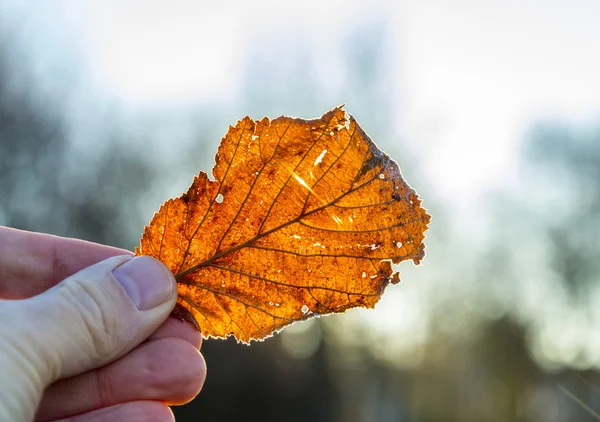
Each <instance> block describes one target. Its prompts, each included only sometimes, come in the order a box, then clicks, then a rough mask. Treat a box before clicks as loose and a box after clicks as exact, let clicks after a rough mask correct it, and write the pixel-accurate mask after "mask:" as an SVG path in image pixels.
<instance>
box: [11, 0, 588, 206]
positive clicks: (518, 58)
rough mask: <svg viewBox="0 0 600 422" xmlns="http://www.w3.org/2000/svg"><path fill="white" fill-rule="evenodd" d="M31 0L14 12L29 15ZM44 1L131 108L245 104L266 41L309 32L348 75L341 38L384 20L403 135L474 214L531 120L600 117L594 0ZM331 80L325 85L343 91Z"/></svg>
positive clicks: (434, 179) (321, 54) (99, 78)
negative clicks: (240, 99)
mask: <svg viewBox="0 0 600 422" xmlns="http://www.w3.org/2000/svg"><path fill="white" fill-rule="evenodd" d="M23 4H26V2H17V1H14V0H13V1H11V0H7V3H5V6H4V9H5V10H9V11H10V9H11V7H12V8H13V9H15V10H17V9H21V10H20V12H21V13H30V12H31V11H32V10H31V9H29V10H28V8H27V7H26V6H23ZM34 4H35V6H34V7H36V8H38V9H39V8H40V7H43V6H40V3H34ZM44 4H45V5H46V7H47V8H48V10H47V11H46V12H47V13H46V14H45V16H46V20H48V21H49V20H53V21H54V22H50V23H48V22H47V25H48V27H47V28H46V29H48V28H50V30H51V31H56V30H63V31H67V32H68V31H69V30H70V31H72V34H70V36H72V37H75V38H77V40H78V42H79V43H80V44H81V45H82V46H83V48H84V51H85V54H86V55H87V56H86V57H85V60H86V61H87V63H88V69H90V71H91V77H92V78H93V80H94V81H95V83H97V84H98V85H99V86H101V87H102V88H103V89H105V90H106V91H107V92H110V93H111V94H113V95H116V96H118V97H120V98H122V99H123V100H125V101H129V102H134V103H145V102H146V103H147V102H161V101H162V102H168V101H180V102H185V101H194V100H201V101H204V102H213V103H221V102H233V101H235V100H236V97H237V95H238V94H239V91H240V84H242V83H243V82H244V81H242V79H241V78H242V76H243V75H242V73H243V72H242V71H241V69H242V66H243V65H244V60H247V59H248V58H249V57H251V55H252V52H253V51H259V50H260V48H261V46H259V45H256V42H257V40H260V39H271V40H274V39H277V38H281V39H293V38H294V37H297V38H307V43H309V45H310V47H311V49H312V54H314V55H316V56H317V57H318V58H319V61H320V62H321V63H322V69H320V70H321V72H320V73H321V74H324V75H326V74H327V73H328V72H331V73H334V72H339V71H340V63H338V62H337V61H336V60H337V59H338V58H339V57H336V55H335V50H336V47H340V43H339V40H340V39H341V38H342V37H341V35H340V34H343V33H346V32H348V31H350V30H351V29H352V28H354V27H357V26H359V25H360V24H361V22H363V21H364V20H367V19H369V18H370V17H373V16H375V15H383V16H385V17H386V18H387V19H388V24H389V26H390V28H391V29H392V31H391V38H392V39H391V40H389V46H388V48H389V54H390V56H391V58H392V60H391V63H392V65H393V66H396V67H397V72H398V77H397V78H396V79H392V80H390V81H389V84H390V95H391V96H394V97H395V98H392V99H391V103H392V104H395V105H397V106H398V107H397V108H398V110H397V115H398V119H399V121H400V122H401V125H402V129H401V131H402V135H403V136H405V137H407V138H408V139H409V141H410V144H411V145H412V146H413V148H414V151H415V153H417V154H419V155H420V156H421V158H422V160H421V161H422V164H423V165H424V166H425V168H423V170H422V172H423V174H425V175H426V177H427V178H428V179H430V182H431V185H432V186H433V187H434V189H435V190H436V191H437V192H436V193H438V194H439V195H440V196H441V197H442V198H443V199H446V200H450V199H452V204H461V203H464V204H465V208H469V207H471V205H472V204H473V202H474V201H475V202H476V201H477V199H478V196H479V195H480V194H481V193H484V192H485V191H486V190H487V189H489V188H493V187H496V186H497V185H498V184H500V185H502V184H507V183H508V184H511V183H515V182H516V180H517V175H515V149H516V147H517V146H518V142H519V140H520V139H521V137H522V135H523V134H524V131H526V130H527V129H528V127H529V126H528V125H529V124H531V123H532V122H534V121H535V119H538V118H545V117H548V116H553V117H560V118H566V119H587V118H593V117H597V116H598V115H600V83H599V82H598V75H600V55H599V54H597V52H598V51H600V25H598V22H599V21H600V2H598V1H596V0H578V1H573V0H556V1H552V2H548V1H538V0H529V1H516V0H510V1H506V0H504V1H499V0H492V1H485V2H480V1H474V0H459V1H431V0H424V1H423V0H421V1H417V0H405V1H400V2H395V1H392V0H390V1H379V2H377V1H370V0H369V1H367V0H364V1H363V0H349V1H340V0H334V1H329V2H324V1H321V0H305V1H302V2H294V3H293V7H290V4H291V3H289V2H284V1H266V0H258V1H251V2H247V1H228V2H199V1H185V0H183V1H181V0H180V1H173V2H169V3H168V7H165V3H164V2H161V1H137V0H135V1H131V0H130V1H123V2H118V3H117V2H114V1H99V0H95V1H94V0H91V1H85V2H80V1H75V0H62V1H60V2H59V1H57V2H52V7H50V6H49V3H44ZM11 5H12V6H11ZM16 5H19V7H17V6H16ZM57 5H60V6H61V7H59V8H57V7H56V6H57ZM0 10H1V9H0ZM38 13H41V12H39V10H38ZM65 28H66V29H65ZM67 36H69V35H67ZM267 48H269V46H267ZM332 52H333V53H332ZM341 71H343V69H342V70H341ZM335 80H336V78H331V82H330V83H329V85H331V86H327V85H328V84H327V81H325V85H326V86H324V91H327V90H328V89H329V90H335V89H338V88H339V87H336V86H335V82H334V81H335ZM344 101H345V99H344V98H341V99H340V102H344ZM317 112H320V111H317ZM307 117H312V116H307ZM359 117H360V116H359Z"/></svg>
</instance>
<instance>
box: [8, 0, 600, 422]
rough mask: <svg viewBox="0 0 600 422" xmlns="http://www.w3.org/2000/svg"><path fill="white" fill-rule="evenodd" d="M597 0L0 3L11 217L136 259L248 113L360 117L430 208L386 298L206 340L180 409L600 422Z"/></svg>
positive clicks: (236, 417)
mask: <svg viewBox="0 0 600 422" xmlns="http://www.w3.org/2000/svg"><path fill="white" fill-rule="evenodd" d="M599 22H600V2H598V1H597V0H555V1H548V0H544V1H541V0H539V1H538V0H527V1H516V0H489V1H475V0H455V1H434V0H397V1H394V0H390V1H385V0H345V1H340V0H334V1H325V0H302V1H297V2H291V1H268V0H255V1H242V0H238V1H223V2H216V1H213V2H208V1H191V0H190V1H170V2H162V1H149V0H146V1H119V2H116V1H100V0H98V1H95V0H87V1H77V0H48V1H27V0H20V1H19V0H1V1H0V224H3V225H8V226H12V227H16V228H21V229H27V230H35V231H42V232H48V233H54V234H57V235H61V236H72V237H78V238H83V239H87V240H90V241H95V242H101V243H106V244H110V245H115V246H120V247H123V248H127V249H132V248H133V247H134V246H135V245H136V244H137V242H138V239H139V236H140V234H141V232H142V230H143V227H144V225H145V224H146V223H147V222H148V220H149V219H150V217H151V216H152V214H153V212H154V211H155V210H157V209H158V206H159V205H160V204H161V203H162V201H163V200H165V199H166V198H169V197H172V196H177V195H179V194H180V193H181V192H182V191H183V190H184V189H186V188H187V186H188V185H189V183H190V181H191V179H192V176H193V175H194V174H196V173H197V172H198V171H199V170H204V171H209V170H210V169H211V167H212V165H213V155H214V152H215V151H216V148H217V145H218V143H219V141H220V138H221V137H222V136H223V135H224V134H225V132H226V131H227V127H228V125H229V124H233V123H234V122H235V121H236V120H237V119H239V118H241V117H242V116H244V115H250V116H252V117H253V118H256V119H258V118H261V117H262V116H264V115H267V116H271V117H275V116H279V115H281V114H286V115H297V116H302V117H309V118H310V117H317V116H320V115H321V114H322V113H323V112H325V111H326V110H328V109H330V108H332V107H334V106H336V105H338V104H341V103H345V104H346V108H347V110H348V111H349V112H351V113H352V114H353V115H354V116H355V117H356V118H357V119H358V121H360V122H361V124H362V125H363V127H364V128H365V130H366V131H367V132H368V133H369V134H370V135H371V137H372V138H373V139H374V140H375V141H376V142H377V143H378V145H379V146H380V147H381V148H382V149H383V150H384V151H386V152H387V153H388V154H389V155H390V156H392V157H394V158H396V159H397V161H398V162H399V164H400V166H401V168H402V170H403V173H404V175H405V177H406V179H407V180H408V182H409V183H410V184H411V185H412V186H413V187H414V188H415V189H416V190H417V191H418V192H419V194H420V195H421V197H422V198H423V201H424V202H423V203H424V205H425V207H426V208H427V209H428V210H429V212H430V213H431V214H432V216H433V221H432V223H431V225H430V229H429V231H428V232H427V256H426V258H425V260H424V261H423V263H422V265H421V266H419V267H413V266H412V263H403V264H402V265H400V271H401V273H402V278H403V282H402V283H401V284H400V285H398V286H393V287H390V288H389V289H388V291H387V292H386V295H385V296H384V298H383V300H382V301H381V303H380V304H379V305H378V307H377V308H376V310H374V311H366V310H355V311H351V312H348V313H346V314H344V315H341V316H332V317H327V318H322V319H319V320H312V321H309V322H304V323H302V324H296V325H294V326H292V327H291V328H289V329H286V330H285V331H283V332H282V333H281V334H279V335H277V336H275V337H274V338H271V339H269V340H267V341H265V342H262V343H257V344H254V345H252V346H251V347H247V346H243V345H238V344H236V343H235V341H233V340H228V341H215V340H208V341H206V342H205V343H204V346H203V353H204V355H205V357H206V360H207V362H208V369H209V372H208V378H207V381H206V384H205V388H204V390H203V392H202V393H201V394H200V396H199V397H198V398H197V399H196V400H194V401H193V402H192V403H190V404H188V405H186V406H183V407H180V408H177V409H175V413H176V415H177V417H178V420H179V421H196V420H219V421H271V420H282V421H315V422H317V421H323V422H325V421H326V422H337V421H339V422H342V421H343V422H363V421H365V422H366V421H382V422H383V421H386V422H387V421H390V422H391V421H411V422H413V421H415V422H416V421H419V422H428V421H549V422H551V421H594V420H600V416H599V415H598V412H600V376H599V375H598V368H599V367H600V306H599V305H600V77H599V75H600V54H599V52H600V25H599Z"/></svg>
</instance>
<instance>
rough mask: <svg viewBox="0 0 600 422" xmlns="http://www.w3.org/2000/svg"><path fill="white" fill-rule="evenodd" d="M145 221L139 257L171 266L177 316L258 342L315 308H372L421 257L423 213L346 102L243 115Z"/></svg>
mask: <svg viewBox="0 0 600 422" xmlns="http://www.w3.org/2000/svg"><path fill="white" fill-rule="evenodd" d="M215 161H216V164H215V166H214V168H213V171H212V173H213V176H214V178H215V181H212V180H210V179H209V178H208V176H207V175H206V173H204V172H200V174H199V175H198V176H196V177H195V178H194V181H193V183H192V185H191V186H190V188H189V189H188V191H187V192H186V193H184V194H183V195H182V196H181V197H179V198H176V199H170V200H168V201H167V202H165V203H164V204H163V205H162V206H161V207H160V209H159V211H158V213H156V214H155V215H154V217H153V218H152V220H151V222H150V225H149V226H147V227H146V229H145V231H144V234H143V236H142V239H141V244H140V247H139V248H136V253H137V254H138V255H140V254H143V255H150V256H153V257H155V258H157V259H159V260H161V261H162V262H163V263H165V265H167V267H169V268H170V269H171V271H172V272H173V274H175V278H176V280H177V282H178V292H179V298H178V308H177V309H176V310H178V314H179V315H180V316H181V315H183V317H186V315H187V317H188V318H189V317H192V316H193V318H191V320H193V319H194V318H195V321H194V323H195V324H197V326H198V327H199V328H200V329H201V331H202V333H203V335H204V336H207V337H217V338H223V337H226V336H229V335H233V336H235V338H237V339H238V340H239V341H241V342H245V343H246V342H249V341H250V340H257V339H263V338H265V337H267V336H269V335H271V334H272V333H273V332H275V331H277V330H279V329H281V328H282V327H284V326H286V325H288V324H290V323H293V322H295V321H299V320H304V319H307V318H310V317H312V316H317V315H324V314H329V313H336V312H343V311H345V310H346V309H349V308H352V307H356V306H362V307H367V308H372V307H374V306H375V304H376V303H377V301H378V300H379V298H380V297H381V295H382V293H383V291H384V289H385V288H386V286H387V285H388V284H389V283H390V282H391V283H393V284H395V283H397V282H399V281H400V278H399V275H398V273H397V272H395V271H394V269H393V267H392V265H391V264H392V263H394V264H398V263H399V262H400V261H403V260H407V259H412V260H413V261H414V262H415V263H416V264H418V263H419V261H420V259H421V258H423V256H424V245H423V239H424V237H425V236H424V232H425V230H426V229H427V224H428V223H429V220H430V216H429V215H428V214H427V213H426V211H425V209H423V208H422V207H421V205H420V204H421V201H420V200H419V198H418V196H417V194H416V193H415V191H414V190H413V189H411V188H410V186H408V185H407V184H406V182H405V181H404V179H403V178H402V175H401V173H400V170H399V169H398V165H397V164H396V163H395V162H394V161H393V160H392V159H390V158H389V157H388V156H387V155H386V154H384V153H383V152H382V151H381V150H379V149H378V148H377V146H376V145H375V144H374V143H373V141H372V140H371V139H370V138H369V137H368V135H367V134H366V133H365V132H364V131H363V129H362V128H361V127H360V126H359V124H358V123H357V122H356V120H354V118H353V117H352V116H351V115H349V114H347V113H346V112H345V111H344V110H343V109H342V107H338V108H335V109H333V110H331V111H329V112H327V113H325V114H324V115H323V116H322V117H321V118H318V119H314V120H303V119H297V118H291V117H279V118H277V119H274V120H269V119H268V118H266V117H265V118H263V119H262V120H260V121H254V120H252V119H250V118H249V117H245V118H244V119H242V120H241V121H239V122H238V123H237V124H236V126H235V127H230V128H229V131H228V132H227V134H226V135H225V137H224V138H223V139H222V141H221V144H220V146H219V150H218V153H217V155H216V157H215Z"/></svg>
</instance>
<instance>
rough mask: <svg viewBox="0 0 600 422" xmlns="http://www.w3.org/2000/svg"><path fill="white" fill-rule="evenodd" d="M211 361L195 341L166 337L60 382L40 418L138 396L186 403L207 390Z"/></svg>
mask: <svg viewBox="0 0 600 422" xmlns="http://www.w3.org/2000/svg"><path fill="white" fill-rule="evenodd" d="M205 377H206V364H205V363H204V358H203V357H202V355H201V354H200V353H199V352H198V350H197V349H196V348H195V347H194V346H192V345H191V344H190V343H188V342H186V341H184V340H181V339H176V338H170V339H167V338H163V339H159V340H154V341H150V342H148V343H145V344H143V345H141V346H140V347H138V348H137V349H135V350H134V351H132V352H131V353H130V354H129V355H127V356H125V357H123V358H122V359H119V360H118V361H116V362H113V363H112V364H110V365H108V366H106V367H104V368H101V369H98V370H94V371H90V372H87V373H85V374H81V375H79V376H76V377H73V378H69V379H65V380H61V381H59V382H57V383H55V384H53V385H51V386H50V387H49V388H48V389H47V390H46V391H45V393H44V398H43V399H42V403H41V405H40V407H39V409H38V414H37V417H36V420H53V419H56V418H61V417H65V416H69V415H73V414H80V413H84V412H91V411H92V410H95V409H99V408H101V407H105V406H112V405H116V404H121V403H126V402H130V401H135V400H160V401H163V402H166V403H168V404H183V403H187V402H188V401H190V400H192V399H193V398H194V397H195V396H196V395H197V394H198V392H199V391H200V389H201V388H202V385H203V384H204V379H205Z"/></svg>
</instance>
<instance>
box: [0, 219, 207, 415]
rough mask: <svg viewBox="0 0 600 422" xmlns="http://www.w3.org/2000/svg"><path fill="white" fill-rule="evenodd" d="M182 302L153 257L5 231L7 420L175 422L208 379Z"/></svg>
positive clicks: (2, 313)
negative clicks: (177, 314)
mask: <svg viewBox="0 0 600 422" xmlns="http://www.w3.org/2000/svg"><path fill="white" fill-rule="evenodd" d="M176 296H177V293H176V285H175V280H174V279H173V276H172V275H171V273H170V272H169V271H168V270H167V269H166V268H165V267H164V266H163V265H162V264H160V263H159V262H158V261H156V260H154V259H152V258H150V257H136V258H133V257H132V254H131V252H128V251H124V250H121V249H117V248H112V247H108V246H103V245H98V244H94V243H89V242H84V241H81V240H76V239H65V238H60V237H55V236H50V235H44V234H38V233H30V232H24V231H20V230H15V229H9V228H6V227H0V420H2V421H5V420H6V421H31V420H34V419H35V420H56V419H61V418H65V417H67V416H72V415H77V416H73V418H72V419H70V420H72V421H77V422H80V421H81V422H88V421H99V420H102V421H106V420H109V421H112V420H115V421H142V420H143V421H157V422H162V421H172V420H173V414H172V413H171V411H170V409H169V408H168V407H167V405H169V404H181V403H185V402H187V401H189V400H191V399H192V398H193V397H194V396H195V395H196V394H198V392H199V391H200V389H201V388H202V384H203V383H204V378H205V375H206V367H205V363H204V360H203V358H202V355H200V353H199V352H198V349H199V348H200V345H201V336H200V333H198V332H197V331H196V330H195V329H194V328H193V327H192V326H191V325H190V324H187V323H182V322H181V321H178V320H176V319H174V318H167V317H168V315H169V313H170V312H171V310H172V309H173V306H174V305H175V300H176ZM9 299H12V300H9ZM15 299H18V300H15ZM136 304H137V305H136ZM165 320H166V321H165Z"/></svg>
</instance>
